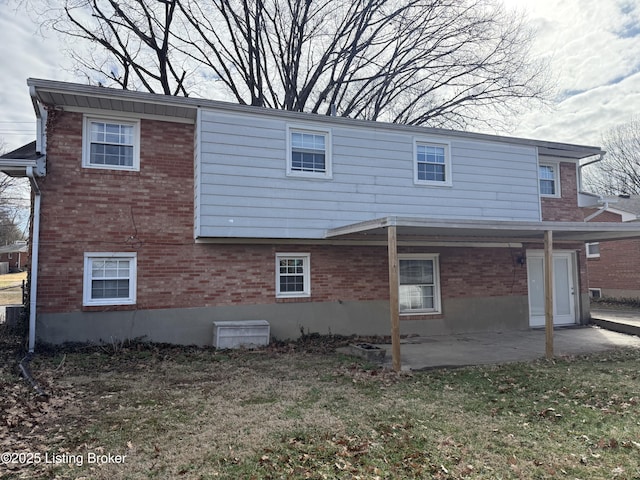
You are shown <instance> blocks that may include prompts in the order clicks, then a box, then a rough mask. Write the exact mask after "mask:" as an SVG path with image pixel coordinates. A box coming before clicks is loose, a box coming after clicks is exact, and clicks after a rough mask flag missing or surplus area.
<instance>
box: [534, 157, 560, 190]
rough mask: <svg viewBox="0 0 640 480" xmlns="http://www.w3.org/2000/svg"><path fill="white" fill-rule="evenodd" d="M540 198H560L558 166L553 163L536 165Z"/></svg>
mask: <svg viewBox="0 0 640 480" xmlns="http://www.w3.org/2000/svg"><path fill="white" fill-rule="evenodd" d="M538 182H539V184H540V196H542V197H553V198H559V197H560V165H559V164H558V163H554V162H540V164H539V165H538Z"/></svg>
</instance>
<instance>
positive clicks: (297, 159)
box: [287, 125, 333, 179]
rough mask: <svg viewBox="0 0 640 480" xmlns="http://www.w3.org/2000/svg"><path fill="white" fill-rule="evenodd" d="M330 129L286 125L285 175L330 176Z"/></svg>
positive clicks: (328, 177) (325, 177) (321, 177)
mask: <svg viewBox="0 0 640 480" xmlns="http://www.w3.org/2000/svg"><path fill="white" fill-rule="evenodd" d="M331 150H332V148H331V130H330V129H324V128H316V127H309V126H298V125H287V176H294V177H307V178H320V179H330V178H332V175H333V172H332V158H331Z"/></svg>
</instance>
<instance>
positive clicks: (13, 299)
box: [0, 272, 27, 305]
mask: <svg viewBox="0 0 640 480" xmlns="http://www.w3.org/2000/svg"><path fill="white" fill-rule="evenodd" d="M26 279H27V272H21V273H7V274H5V275H0V305H20V304H21V303H22V288H21V287H22V282H23V281H26Z"/></svg>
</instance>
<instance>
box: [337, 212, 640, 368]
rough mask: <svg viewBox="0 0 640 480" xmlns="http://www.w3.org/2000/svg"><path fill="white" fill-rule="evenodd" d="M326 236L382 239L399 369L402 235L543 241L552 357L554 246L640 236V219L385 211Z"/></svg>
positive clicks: (431, 238)
mask: <svg viewBox="0 0 640 480" xmlns="http://www.w3.org/2000/svg"><path fill="white" fill-rule="evenodd" d="M326 238H328V239H338V238H339V239H342V240H352V241H363V242H367V241H372V240H374V241H380V240H386V243H387V251H388V257H389V258H388V260H389V310H390V312H389V313H390V318H391V353H392V364H393V369H394V370H396V371H399V370H400V369H401V367H402V365H401V360H400V312H399V298H398V296H399V288H398V287H399V263H398V243H399V241H400V240H401V239H405V240H410V241H417V240H420V241H424V242H433V241H439V242H451V243H453V244H455V243H456V242H458V243H459V244H462V243H464V244H465V245H468V244H470V243H471V244H477V245H482V244H487V243H489V242H491V243H497V242H502V243H508V244H514V243H521V242H536V243H537V242H542V243H543V244H544V279H543V283H544V297H545V302H544V303H545V308H544V310H545V339H546V341H545V351H546V356H547V358H552V357H553V327H554V321H553V315H554V313H553V310H554V308H553V296H554V293H553V246H554V243H559V242H562V243H565V242H600V241H605V240H622V239H625V238H640V222H628V223H614V222H604V223H597V222H593V223H590V222H550V221H545V222H543V221H540V222H531V221H525V222H522V221H494V220H449V219H442V218H441V219H433V218H421V217H397V216H388V217H382V218H377V219H374V220H369V221H365V222H358V223H353V224H350V225H344V226H342V227H337V228H333V229H330V230H328V231H327V233H326Z"/></svg>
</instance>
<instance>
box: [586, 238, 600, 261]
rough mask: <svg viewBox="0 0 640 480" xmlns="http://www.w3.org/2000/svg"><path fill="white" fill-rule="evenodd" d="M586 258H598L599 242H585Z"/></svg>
mask: <svg viewBox="0 0 640 480" xmlns="http://www.w3.org/2000/svg"><path fill="white" fill-rule="evenodd" d="M585 246H586V250H587V258H600V243H598V242H594V243H586V244H585Z"/></svg>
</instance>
